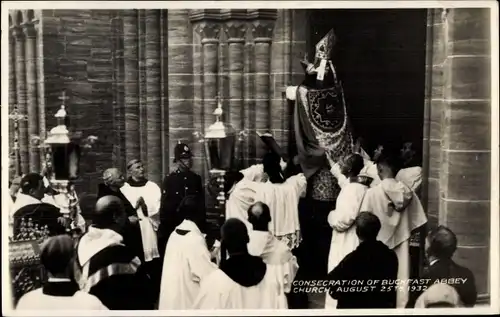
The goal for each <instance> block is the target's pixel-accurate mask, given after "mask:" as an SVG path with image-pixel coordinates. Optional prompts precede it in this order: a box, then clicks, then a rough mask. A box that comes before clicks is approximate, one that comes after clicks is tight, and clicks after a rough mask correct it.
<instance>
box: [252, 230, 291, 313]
mask: <svg viewBox="0 0 500 317" xmlns="http://www.w3.org/2000/svg"><path fill="white" fill-rule="evenodd" d="M249 236H250V242H249V243H248V253H250V254H251V255H253V256H258V257H260V258H262V260H263V261H264V263H266V264H267V268H268V269H269V270H273V271H274V272H275V274H276V276H277V278H278V282H279V287H280V296H279V302H280V303H279V307H280V308H287V307H288V303H287V299H286V296H285V293H290V290H291V289H292V283H293V281H294V279H295V276H296V275H297V271H298V269H299V265H298V263H297V258H296V257H295V256H294V255H293V254H292V251H291V250H290V248H289V247H288V246H287V245H286V244H285V243H284V242H282V241H279V240H278V239H277V238H276V237H275V236H274V235H273V234H272V233H270V232H263V231H255V230H253V231H250V232H249ZM281 290H282V291H281Z"/></svg>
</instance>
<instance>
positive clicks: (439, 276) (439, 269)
mask: <svg viewBox="0 0 500 317" xmlns="http://www.w3.org/2000/svg"><path fill="white" fill-rule="evenodd" d="M421 279H425V280H427V281H428V283H427V284H426V285H425V286H426V287H425V288H424V287H423V288H421V289H420V288H419V290H418V291H415V292H410V297H409V300H408V304H407V305H406V308H414V307H415V303H416V301H417V299H418V297H419V296H420V295H421V294H422V293H423V292H424V291H425V289H426V288H428V287H429V286H431V285H432V284H434V283H436V282H440V281H442V280H451V279H462V280H461V282H456V283H453V284H452V286H453V287H454V288H455V289H456V291H457V293H458V295H459V296H460V300H461V301H462V303H463V304H464V306H465V307H473V306H474V305H475V304H476V301H477V289H476V281H475V278H474V274H473V273H472V271H471V270H469V269H468V268H466V267H463V266H460V265H458V264H456V263H455V262H454V261H452V260H449V261H438V262H436V263H435V264H433V265H432V266H430V267H429V268H428V269H427V270H426V272H425V273H424V274H423V275H422V278H421Z"/></svg>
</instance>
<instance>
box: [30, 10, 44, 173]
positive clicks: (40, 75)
mask: <svg viewBox="0 0 500 317" xmlns="http://www.w3.org/2000/svg"><path fill="white" fill-rule="evenodd" d="M35 13H36V19H35V20H34V21H33V24H34V25H35V29H36V56H37V63H36V68H37V85H38V89H37V91H38V94H37V96H38V105H37V106H38V130H39V135H40V137H41V138H42V139H45V138H46V137H47V126H46V118H45V116H46V111H45V78H44V77H45V68H44V67H45V65H44V54H43V43H44V41H43V25H42V22H41V19H42V10H36V11H35ZM43 164H45V152H44V151H43V150H40V166H41V167H42V168H43Z"/></svg>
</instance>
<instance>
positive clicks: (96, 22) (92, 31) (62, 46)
mask: <svg viewBox="0 0 500 317" xmlns="http://www.w3.org/2000/svg"><path fill="white" fill-rule="evenodd" d="M111 18H112V11H111V10H43V11H42V13H41V21H42V30H43V71H44V76H43V81H42V82H43V84H44V89H45V91H44V94H45V98H44V102H45V112H46V126H47V128H49V129H50V128H52V127H54V126H55V125H56V121H55V118H54V115H55V113H56V112H57V110H58V109H59V108H60V106H61V103H62V100H61V95H62V92H63V91H65V92H66V96H67V97H68V100H67V101H66V105H67V111H68V114H69V116H70V118H71V122H70V127H71V129H74V130H75V131H81V132H82V133H83V136H84V137H85V136H89V135H95V136H97V137H98V138H99V142H98V144H97V145H96V147H95V148H94V149H92V151H91V152H88V151H86V152H84V154H83V157H82V164H81V173H80V174H81V181H80V182H79V188H78V190H79V192H81V193H95V191H96V189H97V183H98V182H99V177H100V176H101V175H102V171H103V170H104V169H106V168H108V167H111V166H112V165H113V162H112V160H111V159H112V145H113V143H115V142H116V141H117V140H115V138H114V135H113V133H112V132H113V94H112V83H113V63H112V46H111V45H112V42H111V41H110V39H111V34H112V29H111Z"/></svg>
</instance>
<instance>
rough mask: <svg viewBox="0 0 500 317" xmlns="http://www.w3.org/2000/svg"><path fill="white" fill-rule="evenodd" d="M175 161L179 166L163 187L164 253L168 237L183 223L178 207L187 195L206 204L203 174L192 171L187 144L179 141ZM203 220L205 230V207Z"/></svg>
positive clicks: (161, 248)
mask: <svg viewBox="0 0 500 317" xmlns="http://www.w3.org/2000/svg"><path fill="white" fill-rule="evenodd" d="M174 163H177V168H176V169H175V170H174V172H172V173H170V174H169V175H168V176H167V177H165V179H164V180H163V184H162V187H161V190H162V197H161V207H160V226H159V228H158V248H159V251H160V254H161V255H162V257H163V255H164V252H165V247H166V245H167V241H168V238H169V236H170V234H171V233H172V232H173V231H174V229H175V228H176V227H177V226H178V225H180V224H181V222H182V221H183V219H184V218H183V217H182V216H181V215H178V208H179V205H180V203H181V201H182V200H183V199H184V197H186V196H196V197H198V199H199V201H200V202H202V204H201V205H202V206H205V195H204V190H203V184H202V180H201V176H200V175H198V174H196V173H194V172H193V171H191V168H192V167H193V154H192V152H191V149H190V148H189V146H188V145H187V144H184V143H181V142H179V143H178V144H177V145H176V146H175V149H174ZM200 213H201V214H202V216H203V217H202V218H203V220H202V221H201V222H200V230H201V231H202V232H203V231H205V228H204V227H205V209H204V208H200Z"/></svg>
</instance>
